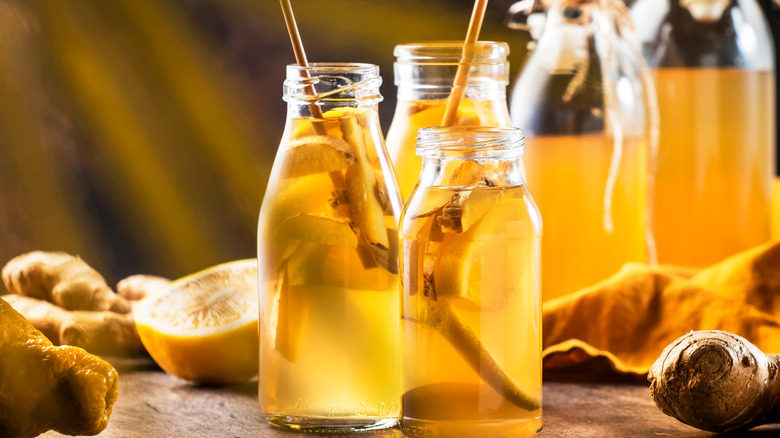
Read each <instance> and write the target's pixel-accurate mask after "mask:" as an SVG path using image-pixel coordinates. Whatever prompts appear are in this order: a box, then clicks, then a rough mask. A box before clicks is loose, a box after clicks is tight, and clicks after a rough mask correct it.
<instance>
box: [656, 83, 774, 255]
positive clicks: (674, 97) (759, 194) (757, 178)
mask: <svg viewBox="0 0 780 438" xmlns="http://www.w3.org/2000/svg"><path fill="white" fill-rule="evenodd" d="M654 75H655V79H656V88H657V92H658V106H659V110H660V113H661V121H662V123H661V129H660V134H661V135H660V144H659V150H658V166H657V171H656V177H655V188H654V198H653V200H654V216H653V222H654V224H653V225H654V234H655V240H656V247H657V250H658V261H659V262H660V263H669V264H677V265H683V266H707V265H709V264H712V263H716V262H718V261H720V260H722V259H724V258H725V257H728V256H730V255H732V254H735V253H737V252H739V251H743V250H746V249H748V248H751V247H753V246H755V245H758V244H761V243H763V242H766V241H768V240H769V237H770V190H771V181H772V175H773V169H774V167H773V166H774V162H773V160H772V158H771V157H773V156H774V153H773V151H772V148H773V147H774V137H773V135H772V133H773V131H774V130H773V129H772V126H773V124H774V107H773V105H774V97H773V96H774V73H772V72H768V71H748V70H737V69H705V68H696V69H688V68H659V69H657V70H655V71H654Z"/></svg>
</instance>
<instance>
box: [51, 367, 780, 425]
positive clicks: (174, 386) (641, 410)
mask: <svg viewBox="0 0 780 438" xmlns="http://www.w3.org/2000/svg"><path fill="white" fill-rule="evenodd" d="M115 365H116V366H117V369H118V370H119V372H120V384H119V399H118V400H117V402H116V404H115V405H114V410H113V413H112V415H111V420H110V421H109V424H108V427H107V428H106V430H104V431H103V433H101V434H100V435H99V436H100V437H104V438H136V437H138V438H159V437H176V438H179V437H187V438H190V437H192V438H197V437H209V438H211V437H215V438H216V437H226V438H237V437H247V438H248V437H271V438H293V437H295V436H306V437H309V438H310V437H312V436H316V435H312V434H299V433H291V432H282V431H279V430H276V429H274V428H272V427H270V426H269V425H268V424H267V423H266V422H265V421H264V420H263V419H262V418H261V417H260V410H259V407H258V404H257V381H256V380H255V381H251V382H247V383H244V384H240V385H234V386H229V387H204V386H196V385H193V384H190V383H188V382H185V381H183V380H179V379H177V378H175V377H172V376H169V375H168V374H165V373H164V372H162V371H160V369H159V368H157V367H156V365H155V364H154V363H153V362H152V361H151V360H149V359H138V360H133V361H128V362H127V363H116V362H115ZM543 409H544V429H543V430H542V432H540V433H539V435H538V436H539V437H540V438H548V437H549V438H552V437H554V438H569V437H571V438H574V437H576V438H590V437H593V438H597V437H598V438H604V437H619V438H628V437H681V438H696V437H719V436H721V435H717V434H713V433H709V432H704V431H700V430H697V429H694V428H691V427H688V426H686V425H684V424H682V423H680V422H678V421H677V420H674V419H672V418H670V417H667V416H666V415H664V414H662V413H661V412H660V411H659V410H658V409H657V408H656V407H655V405H654V404H653V402H652V400H651V399H650V394H649V392H648V389H647V386H646V385H617V384H582V383H556V382H551V383H545V384H544V401H543ZM41 436H42V437H45V438H55V437H56V438H59V437H63V436H64V435H61V434H59V433H56V432H47V433H45V434H43V435H41ZM323 436H334V435H323ZM351 436H358V437H361V436H365V437H371V438H400V437H403V434H402V433H401V432H400V431H399V430H398V429H389V430H384V431H377V432H362V433H359V434H352V435H351ZM722 436H723V437H729V438H734V437H748V438H768V437H780V425H777V426H763V427H761V428H757V429H754V430H752V431H748V432H742V433H739V434H730V435H722Z"/></svg>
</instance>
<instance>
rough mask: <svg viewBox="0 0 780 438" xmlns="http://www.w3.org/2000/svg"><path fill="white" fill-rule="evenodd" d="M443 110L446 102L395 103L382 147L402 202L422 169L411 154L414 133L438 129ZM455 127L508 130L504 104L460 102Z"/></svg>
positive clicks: (417, 160)
mask: <svg viewBox="0 0 780 438" xmlns="http://www.w3.org/2000/svg"><path fill="white" fill-rule="evenodd" d="M446 107H447V100H446V99H438V100H418V101H404V100H399V101H398V104H397V106H396V110H395V115H394V116H393V124H392V125H390V129H389V131H388V132H387V140H386V142H385V144H386V146H387V152H388V153H389V154H390V160H391V161H392V163H393V166H394V168H395V176H396V178H397V179H398V189H399V190H400V191H401V198H402V199H403V200H404V201H406V199H407V198H408V197H409V194H411V193H412V189H413V188H414V185H415V184H417V179H418V178H419V177H420V169H421V167H422V159H421V158H420V157H418V156H417V154H416V153H415V145H416V143H417V141H416V139H417V131H419V130H420V129H422V128H430V127H434V126H441V123H442V119H443V117H444V111H445V109H446ZM455 124H456V125H457V126H510V120H509V112H508V110H507V107H506V101H505V100H490V101H475V100H471V99H463V100H462V101H461V103H460V106H459V107H458V118H457V121H456V123H455Z"/></svg>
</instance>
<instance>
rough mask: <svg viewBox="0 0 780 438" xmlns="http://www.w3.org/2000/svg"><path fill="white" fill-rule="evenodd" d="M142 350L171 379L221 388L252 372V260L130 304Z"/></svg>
mask: <svg viewBox="0 0 780 438" xmlns="http://www.w3.org/2000/svg"><path fill="white" fill-rule="evenodd" d="M133 316H134V318H135V324H136V327H137V328H138V334H139V335H140V337H141V341H142V342H143V344H144V347H146V350H147V351H148V352H149V354H150V355H151V356H152V358H153V359H154V360H155V362H157V364H158V365H160V367H161V368H162V369H163V370H165V371H166V372H168V373H169V374H173V375H174V376H177V377H180V378H182V379H186V380H192V381H195V382H200V383H214V384H227V383H236V382H242V381H245V380H248V379H250V378H252V377H253V376H255V375H256V374H257V367H258V364H257V360H258V338H257V327H258V287H257V260H256V259H248V260H239V261H235V262H230V263H225V264H222V265H217V266H214V267H211V268H208V269H206V270H203V271H200V272H198V273H195V274H192V275H189V276H187V277H184V278H181V279H179V280H176V281H174V282H172V283H170V284H169V285H168V286H167V287H165V289H163V290H162V291H160V293H158V294H155V295H153V296H150V297H147V298H145V299H143V300H141V301H140V302H137V303H135V304H134V307H133Z"/></svg>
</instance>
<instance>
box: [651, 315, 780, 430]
mask: <svg viewBox="0 0 780 438" xmlns="http://www.w3.org/2000/svg"><path fill="white" fill-rule="evenodd" d="M778 369H780V356H776V355H766V354H764V353H763V352H762V351H761V350H759V349H758V347H756V346H755V345H753V344H751V343H750V342H748V341H747V340H746V339H744V338H742V337H740V336H737V335H735V334H732V333H729V332H724V331H718V330H704V331H697V332H690V333H688V334H686V335H684V336H682V337H680V338H678V339H677V340H675V341H674V342H672V343H671V344H669V345H668V346H667V347H666V348H665V349H664V351H663V352H662V353H661V356H660V357H659V358H658V359H657V360H656V361H655V363H654V364H653V366H652V367H651V368H650V373H649V374H648V380H650V393H651V394H652V396H653V401H654V402H655V404H656V405H657V406H658V408H659V409H661V410H662V411H663V412H664V413H665V414H666V415H669V416H672V417H674V418H676V419H678V420H680V421H682V422H683V423H685V424H688V425H690V426H693V427H696V428H699V429H703V430H708V431H711V432H729V431H732V430H737V429H749V428H751V427H755V426H758V425H761V424H765V423H776V422H778V421H780V375H778Z"/></svg>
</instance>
